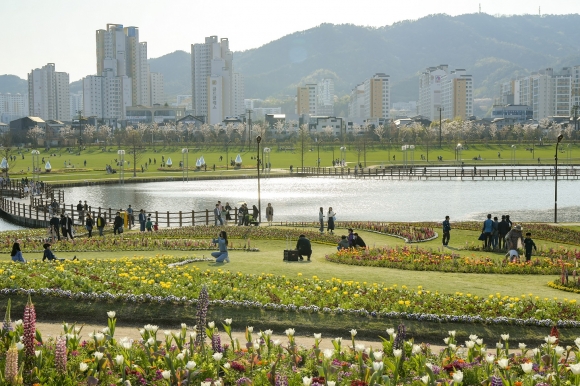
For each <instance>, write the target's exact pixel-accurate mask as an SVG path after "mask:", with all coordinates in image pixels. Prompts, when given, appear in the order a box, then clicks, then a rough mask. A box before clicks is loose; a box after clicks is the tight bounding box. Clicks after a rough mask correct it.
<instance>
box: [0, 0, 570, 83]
mask: <svg viewBox="0 0 580 386" xmlns="http://www.w3.org/2000/svg"><path fill="white" fill-rule="evenodd" d="M480 4H481V11H482V12H484V13H487V14H491V15H496V14H501V15H511V14H536V15H537V14H538V12H539V9H538V8H539V7H541V13H542V14H569V13H578V12H579V11H580V6H579V5H578V4H577V3H576V2H573V1H567V0H554V1H551V2H549V3H546V4H541V3H540V4H534V5H532V4H529V3H527V2H525V1H523V0H516V1H510V2H509V4H506V3H505V2H500V1H498V0H492V1H471V0H469V1H464V2H461V3H456V2H451V1H441V2H438V3H432V2H428V1H413V2H408V3H405V4H404V5H398V6H397V9H395V10H394V12H391V10H390V9H389V8H388V7H387V6H385V12H369V10H372V9H376V8H377V4H376V2H373V1H370V0H361V1H359V2H357V3H356V4H351V3H346V4H341V6H340V7H338V6H337V5H336V3H335V2H330V1H328V0H321V1H317V2H315V3H313V2H308V3H307V2H306V1H303V0H297V1H295V2H293V3H292V6H291V7H283V6H280V7H275V6H273V5H272V2H266V1H263V0H251V1H247V2H235V1H226V2H225V3H221V4H220V5H221V6H222V8H220V9H216V10H215V12H214V13H212V12H211V10H208V9H207V8H204V12H203V13H201V17H200V16H199V14H198V13H197V12H196V10H197V9H198V8H199V5H196V4H194V3H191V2H186V1H176V2H174V3H172V6H171V7H159V6H158V3H156V2H153V1H148V0H147V1H139V2H137V1H133V0H125V1H116V2H113V1H111V0H103V1H101V2H100V3H99V6H98V7H95V5H94V3H92V2H88V1H81V2H74V3H73V2H71V1H67V0H55V1H52V2H42V1H40V0H23V1H18V0H4V1H3V2H2V5H0V9H1V10H2V12H3V14H5V15H10V17H8V18H6V20H5V22H4V23H3V24H4V26H5V31H17V32H16V33H14V34H12V35H10V36H9V35H8V34H7V33H5V34H4V36H3V39H2V45H3V46H4V50H3V52H4V54H5V55H4V57H8V58H10V60H9V61H3V62H2V63H0V74H13V75H17V76H19V77H21V78H23V79H25V78H26V75H27V73H28V72H30V71H31V70H32V69H34V68H38V67H40V66H42V65H44V64H46V63H56V64H57V65H58V67H59V69H60V70H61V71H64V72H67V73H69V74H70V80H71V81H76V80H79V79H81V78H82V77H84V76H87V75H92V74H96V73H97V68H96V66H95V61H94V57H95V43H94V42H95V31H96V30H97V29H100V28H102V26H103V25H105V24H107V23H121V24H123V25H124V26H126V27H128V26H136V27H138V28H139V30H140V34H141V40H142V41H144V42H147V45H148V54H149V55H148V58H156V57H160V56H163V55H165V54H168V53H171V52H173V51H176V50H183V51H186V52H187V51H188V50H189V47H190V45H191V44H193V43H196V42H199V41H203V39H204V38H205V37H206V36H210V35H218V36H223V37H225V38H229V39H230V40H231V41H232V43H234V44H232V47H231V49H232V51H242V50H247V49H252V48H258V47H260V46H262V45H264V44H267V43H269V42H271V41H274V40H277V39H279V38H281V37H283V36H285V35H288V34H291V33H294V32H299V31H302V30H307V29H310V28H313V27H315V26H317V25H320V24H322V23H333V24H344V23H351V24H356V25H363V26H370V27H382V26H385V25H391V24H393V23H396V22H399V21H402V20H415V19H419V18H421V17H424V16H427V15H430V14H436V13H446V14H449V15H451V16H456V15H460V14H465V13H476V12H478V10H479V6H480ZM301 5H303V6H301ZM278 11H283V13H284V17H279V16H277V15H278V14H279V13H278ZM387 11H388V12H387ZM63 16H64V17H63ZM22 20H26V21H27V22H26V25H28V26H36V28H23V27H22V25H23V24H22V23H21V21H22ZM160 23H161V25H160ZM43 25H46V26H47V27H43ZM55 26H56V27H55ZM160 30H162V31H163V32H162V33H160V32H159V31H160ZM26 52H34V53H35V54H34V55H26V54H25V53H26Z"/></svg>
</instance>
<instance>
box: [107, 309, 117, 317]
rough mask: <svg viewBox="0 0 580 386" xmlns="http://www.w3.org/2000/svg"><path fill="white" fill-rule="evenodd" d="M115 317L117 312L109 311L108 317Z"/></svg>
mask: <svg viewBox="0 0 580 386" xmlns="http://www.w3.org/2000/svg"><path fill="white" fill-rule="evenodd" d="M115 315H116V313H115V311H108V312H107V316H108V317H109V319H113V318H115Z"/></svg>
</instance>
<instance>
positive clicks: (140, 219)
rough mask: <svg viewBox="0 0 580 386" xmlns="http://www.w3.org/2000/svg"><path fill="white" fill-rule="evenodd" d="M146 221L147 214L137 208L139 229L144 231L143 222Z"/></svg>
mask: <svg viewBox="0 0 580 386" xmlns="http://www.w3.org/2000/svg"><path fill="white" fill-rule="evenodd" d="M146 222H147V216H146V215H145V211H144V210H143V209H140V210H139V231H141V232H145V223H146Z"/></svg>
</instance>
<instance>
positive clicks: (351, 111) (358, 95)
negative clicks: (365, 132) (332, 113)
mask: <svg viewBox="0 0 580 386" xmlns="http://www.w3.org/2000/svg"><path fill="white" fill-rule="evenodd" d="M364 94H365V86H364V83H361V84H357V86H356V87H355V88H353V89H352V91H351V92H350V102H349V104H348V116H349V118H362V117H363V116H364V115H365V100H364Z"/></svg>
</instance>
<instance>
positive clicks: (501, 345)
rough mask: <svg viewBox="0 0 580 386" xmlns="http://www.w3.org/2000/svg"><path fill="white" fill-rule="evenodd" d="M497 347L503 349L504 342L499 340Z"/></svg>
mask: <svg viewBox="0 0 580 386" xmlns="http://www.w3.org/2000/svg"><path fill="white" fill-rule="evenodd" d="M495 348H499V349H502V348H503V344H502V343H499V342H498V343H496V344H495Z"/></svg>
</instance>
